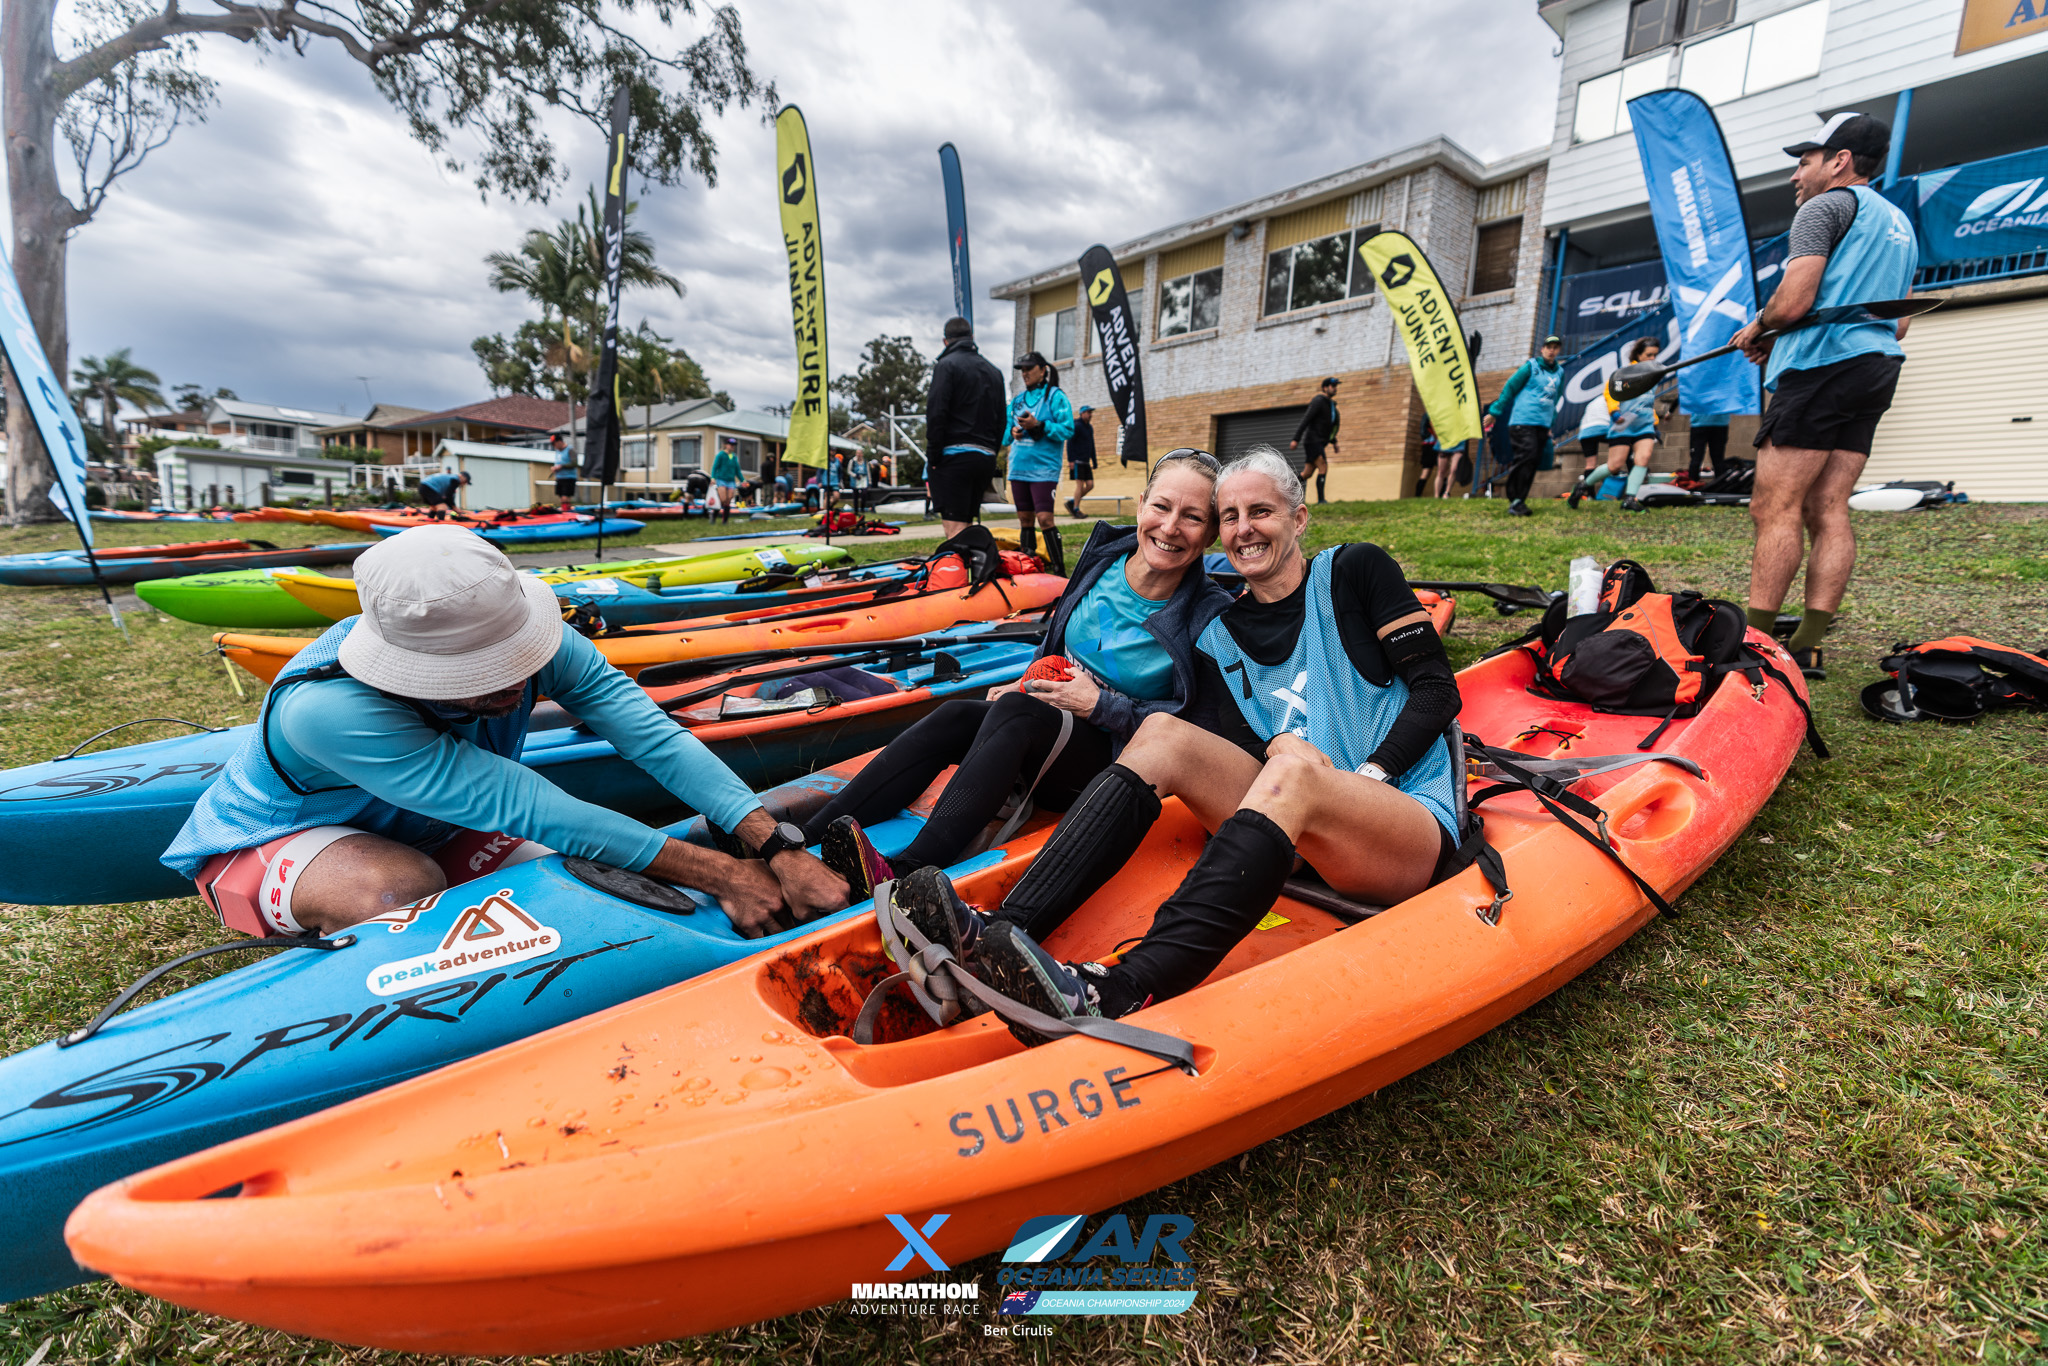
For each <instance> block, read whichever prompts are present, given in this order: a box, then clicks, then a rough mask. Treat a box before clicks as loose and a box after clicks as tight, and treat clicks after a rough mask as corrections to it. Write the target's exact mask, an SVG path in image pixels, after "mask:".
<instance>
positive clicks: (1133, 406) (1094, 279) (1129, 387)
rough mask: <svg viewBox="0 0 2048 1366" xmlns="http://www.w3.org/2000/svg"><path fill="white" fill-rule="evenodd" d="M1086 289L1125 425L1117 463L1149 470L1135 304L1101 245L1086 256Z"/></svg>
mask: <svg viewBox="0 0 2048 1366" xmlns="http://www.w3.org/2000/svg"><path fill="white" fill-rule="evenodd" d="M1081 284H1082V285H1083V286H1084V287H1085V288H1086V289H1087V291H1088V312H1089V316H1091V317H1092V318H1094V320H1095V336H1096V340H1098V341H1099V342H1101V343H1102V378H1103V380H1104V382H1105V383H1107V384H1108V385H1109V401H1110V403H1111V404H1112V405H1113V406H1114V407H1115V408H1116V416H1117V421H1118V422H1119V423H1120V424H1122V425H1121V427H1120V429H1119V430H1120V433H1121V437H1122V439H1121V440H1120V441H1119V442H1118V443H1117V463H1118V464H1119V465H1128V464H1129V463H1130V462H1131V461H1133V460H1135V461H1137V462H1138V463H1139V464H1140V465H1145V464H1149V463H1150V461H1149V459H1148V457H1147V455H1146V448H1145V377H1144V375H1143V373H1142V372H1141V371H1140V370H1139V368H1138V327H1137V323H1136V322H1135V321H1133V319H1132V317H1131V300H1130V297H1129V296H1128V295H1126V294H1125V293H1124V277H1123V273H1122V272H1121V271H1119V270H1118V269H1117V268H1116V258H1115V257H1113V256H1111V255H1110V254H1109V248H1108V247H1105V246H1102V245H1101V244H1100V243H1098V244H1096V245H1095V246H1092V247H1090V248H1088V250H1087V251H1085V252H1083V253H1082V255H1081Z"/></svg>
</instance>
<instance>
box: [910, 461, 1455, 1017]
mask: <svg viewBox="0 0 2048 1366" xmlns="http://www.w3.org/2000/svg"><path fill="white" fill-rule="evenodd" d="M1303 502H1304V499H1303V490H1302V486H1301V480H1300V479H1298V478H1297V477H1296V476H1295V473H1294V471H1293V469H1292V468H1291V467H1290V466H1289V464H1288V462H1287V460H1286V459H1285V458H1284V457H1283V456H1281V454H1280V453H1279V452H1278V451H1275V450H1272V449H1271V448H1269V447H1260V448H1257V449H1254V450H1252V451H1251V452H1250V453H1248V454H1246V455H1244V456H1242V457H1240V458H1239V459H1237V460H1236V461H1234V462H1232V463H1231V464H1229V465H1226V466H1225V467H1224V468H1223V471H1222V473H1221V475H1220V476H1219V477H1218V479H1217V483H1216V510H1217V514H1218V520H1219V525H1220V528H1221V532H1222V541H1223V549H1224V551H1225V552H1226V553H1227V554H1228V555H1229V557H1230V565H1231V568H1233V569H1234V570H1236V571H1237V572H1238V573H1239V574H1241V575H1243V576H1244V579H1245V583H1246V585H1247V591H1246V593H1245V594H1244V595H1243V596H1242V597H1240V598H1238V600H1237V601H1236V602H1235V603H1234V604H1232V606H1231V607H1230V608H1229V610H1227V611H1226V612H1224V613H1223V614H1222V615H1221V616H1219V617H1218V618H1217V619H1216V620H1215V621H1213V622H1211V623H1210V624H1209V626H1208V627H1207V629H1205V630H1204V631H1203V632H1202V635H1201V637H1200V639H1199V640H1198V641H1197V642H1196V648H1197V649H1198V650H1199V652H1200V660H1199V662H1200V664H1201V666H1202V667H1201V674H1202V676H1201V679H1200V692H1199V694H1198V699H1197V704H1196V706H1194V707H1191V708H1190V709H1189V711H1188V713H1187V715H1186V717H1174V716H1166V715H1160V716H1154V717H1149V718H1147V719H1146V721H1145V723H1144V724H1143V725H1141V726H1140V727H1138V733H1137V735H1136V736H1135V737H1134V738H1133V739H1132V741H1131V743H1130V744H1129V745H1128V746H1127V747H1126V748H1125V749H1124V752H1123V753H1122V755H1121V756H1119V759H1118V762H1116V763H1114V764H1112V765H1110V766H1109V767H1108V768H1107V769H1105V770H1104V771H1103V773H1102V774H1101V775H1100V776H1099V777H1098V778H1097V779H1096V780H1095V781H1094V782H1093V783H1091V784H1090V785H1089V787H1088V790H1087V791H1086V792H1084V793H1083V794H1082V795H1081V797H1080V798H1079V800H1077V801H1076V802H1075V804H1074V806H1073V807H1072V809H1070V810H1069V811H1068V813H1067V815H1066V818H1065V819H1064V820H1062V821H1061V822H1060V826H1059V829H1058V830H1056V831H1055V832H1054V834H1053V836H1052V838H1051V840H1050V841H1048V842H1047V844H1046V846H1045V849H1044V851H1043V852H1042V853H1041V854H1040V855H1039V856H1038V858H1037V860H1036V861H1035V862H1034V863H1033V864H1032V866H1031V869H1030V871H1028V872H1027V873H1026V874H1025V875H1024V878H1023V879H1022V880H1021V881H1020V882H1019V883H1018V884H1017V886H1016V887H1015V888H1014V889H1013V890H1012V891H1011V892H1010V894H1009V895H1008V896H1007V897H1005V898H1004V900H1003V905H1002V907H1001V908H1000V909H999V910H998V911H996V912H995V913H994V914H993V915H992V916H989V917H983V916H982V915H980V914H979V913H978V912H975V911H973V910H970V909H969V908H968V907H967V906H965V905H964V904H962V903H961V902H960V901H959V899H958V898H957V897H956V896H954V894H953V892H952V887H951V884H950V883H948V882H947V881H946V880H945V878H944V877H943V875H938V874H937V870H936V869H934V870H928V871H927V872H925V873H922V874H919V875H917V876H914V877H912V878H908V879H905V880H904V881H903V882H902V883H899V884H898V887H897V891H896V901H897V905H898V906H899V907H902V908H903V909H905V910H906V911H908V912H910V914H911V917H912V921H913V923H914V924H916V925H917V927H918V929H919V930H921V931H923V932H924V933H925V935H926V936H927V937H929V938H931V939H933V940H934V941H935V942H939V943H946V944H948V946H949V947H951V948H952V950H953V952H954V954H955V956H956V957H959V958H960V959H962V960H963V961H964V962H966V963H967V964H968V966H969V968H970V970H971V971H973V972H975V973H976V974H977V975H978V976H980V977H982V979H983V980H984V981H986V982H988V983H989V985H991V986H993V987H995V988H996V990H998V991H1001V992H1003V993H1004V994H1005V995H1007V996H1010V997H1012V998H1013V999H1015V1000H1018V1001H1021V1002H1023V1003H1024V1004H1026V1005H1028V1006H1031V1007H1033V1008H1034V1009H1037V1010H1040V1011H1043V1012H1045V1013H1046V1014H1048V1015H1051V1016H1054V1017H1055V1018H1060V1019H1071V1018H1073V1017H1075V1016H1081V1015H1096V1016H1105V1017H1108V1018H1111V1019H1114V1018H1117V1017H1119V1016H1123V1015H1127V1014H1129V1013H1131V1012H1132V1011H1135V1010H1138V1009H1141V1008H1142V1007H1144V1006H1146V1005H1148V1004H1151V1003H1153V1002H1155V1001H1162V1000H1166V999H1167V998H1169V997H1173V996H1177V995H1179V994H1181V993H1182V992H1184V991H1187V990H1189V989H1190V988H1192V987H1194V986H1195V985H1196V984H1197V983H1199V982H1200V981H1201V980H1202V979H1203V978H1204V977H1207V976H1208V975H1209V973H1210V972H1212V971H1214V970H1215V968H1216V966H1217V964H1219V963H1221V962H1222V961H1223V959H1224V957H1225V956H1226V955H1227V954H1228V953H1229V952H1230V950H1231V949H1232V948H1233V947H1234V946H1235V945H1236V944H1237V943H1238V941H1239V940H1241V939H1243V938H1244V936H1245V935H1246V934H1248V933H1250V932H1251V930H1252V927H1253V926H1255V925H1257V924H1258V923H1259V920H1260V918H1261V917H1263V916H1264V915H1265V914H1266V912H1267V911H1269V910H1271V909H1272V907H1273V903H1274V902H1275V901H1277V900H1278V899H1279V897H1280V891H1281V887H1282V885H1283V884H1284V883H1285V882H1286V880H1287V878H1288V876H1289V874H1290V873H1292V872H1293V870H1294V865H1295V861H1296V856H1297V855H1299V856H1301V857H1302V858H1305V859H1307V860H1308V861H1309V862H1310V863H1311V864H1313V865H1314V867H1315V870H1316V872H1317V873H1318V874H1319V875H1321V877H1322V878H1323V880H1324V881H1326V882H1327V883H1329V885H1330V886H1331V887H1332V888H1334V889H1335V890H1336V891H1338V892H1339V893H1341V894H1342V895H1345V896H1348V897H1354V898H1356V899H1358V900H1360V901H1364V902H1369V903H1372V904H1376V905H1392V904H1394V903H1395V902H1398V901H1403V900H1406V899H1407V898H1408V897H1411V896H1414V895H1415V894H1416V893H1418V892H1420V891H1422V890H1423V889H1424V888H1426V887H1429V886H1431V885H1432V884H1434V883H1436V882H1438V881H1440V880H1441V879H1443V878H1445V877H1448V876H1449V875H1450V874H1451V873H1453V872H1455V871H1457V869H1458V867H1460V866H1461V864H1460V862H1459V854H1458V832H1457V830H1456V829H1455V823H1456V817H1455V815H1454V814H1453V813H1454V811H1455V809H1456V797H1455V790H1454V788H1453V784H1454V783H1456V782H1459V781H1461V777H1460V775H1459V774H1457V773H1456V772H1454V771H1453V769H1452V766H1451V752H1450V746H1449V745H1448V744H1447V743H1446V741H1445V735H1444V733H1445V731H1446V730H1447V729H1448V727H1449V726H1450V723H1451V721H1452V720H1453V719H1455V718H1456V716H1457V714H1458V709H1459V698H1458V684H1457V680H1456V679H1455V678H1454V677H1452V675H1451V669H1450V664H1449V661H1448V660H1446V659H1445V657H1444V648H1443V642H1442V641H1441V640H1439V639H1438V637H1437V633H1436V628H1435V627H1434V626H1432V625H1431V624H1430V620H1429V616H1428V614H1427V613H1426V612H1425V611H1424V610H1423V608H1422V605H1421V603H1419V602H1417V601H1416V598H1415V594H1414V593H1413V592H1412V591H1411V590H1410V589H1409V587H1408V583H1407V579H1406V577H1405V576H1404V575H1403V573H1402V572H1401V568H1400V566H1399V565H1397V564H1395V563H1394V561H1393V559H1392V558H1391V557H1389V556H1388V555H1387V553H1386V552H1385V551H1383V550H1381V549H1380V548H1379V547H1378V546H1374V545H1365V544H1359V545H1343V546H1337V547H1335V548H1333V549H1330V550H1326V551H1323V552H1322V553H1321V554H1318V555H1316V556H1315V557H1314V558H1313V559H1310V558H1309V557H1308V556H1306V555H1305V554H1304V552H1303V550H1302V546H1301V539H1302V534H1303V533H1304V532H1305V531H1306V530H1307V529H1308V521H1309V513H1308V509H1307V508H1306V507H1304V506H1303ZM1169 796H1172V797H1179V798H1180V799H1181V800H1182V801H1183V802H1184V803H1186V804H1187V806H1188V808H1189V809H1190V810H1191V811H1193V812H1194V813H1195V815H1196V816H1197V817H1198V818H1199V819H1200V820H1201V821H1202V823H1203V824H1204V825H1206V826H1207V827H1209V829H1211V830H1213V831H1214V832H1215V834H1214V835H1213V836H1211V838H1210V840H1209V843H1208V845H1207V847H1205V848H1204V849H1203V851H1202V855H1201V857H1200V858H1199V859H1197V860H1196V862H1195V865H1194V867H1193V868H1191V869H1190V870H1189V871H1188V874H1187V876H1186V878H1185V879H1184V880H1183V881H1182V882H1181V885H1180V888H1179V890H1178V891H1176V892H1175V893H1174V894H1173V895H1172V896H1171V897H1170V898H1168V899H1167V901H1166V902H1165V904H1164V905H1162V906H1161V907H1160V908H1159V911H1158V914H1157V915H1156V916H1155V917H1154V918H1153V921H1152V929H1151V931H1150V933H1148V934H1147V935H1146V936H1145V937H1144V938H1143V939H1142V940H1140V941H1139V942H1138V943H1137V944H1136V945H1135V946H1134V947H1132V948H1130V949H1128V950H1126V951H1125V952H1124V953H1123V955H1122V957H1121V959H1120V960H1119V961H1118V962H1117V963H1115V964H1114V965H1104V964H1100V963H1080V964H1066V963H1061V962H1058V961H1056V960H1055V959H1054V958H1053V957H1052V956H1051V955H1050V954H1048V953H1046V952H1045V950H1043V949H1041V948H1040V947H1039V941H1041V940H1043V939H1044V938H1045V937H1046V936H1047V935H1049V934H1051V933H1052V932H1053V931H1054V930H1056V929H1058V928H1059V926H1060V925H1061V924H1062V923H1063V922H1064V921H1065V920H1066V919H1067V917H1068V916H1069V915H1071V914H1073V912H1074V911H1075V910H1076V909H1077V908H1079V907H1080V906H1081V904H1082V903H1083V902H1085V901H1086V900H1087V899H1088V898H1089V897H1090V896H1092V895H1093V894H1094V893H1095V892H1096V891H1098V890H1099V889H1100V888H1101V887H1102V886H1103V884H1104V883H1106V882H1108V880H1109V879H1110V877H1111V876H1112V875H1114V874H1115V872H1116V871H1117V870H1118V869H1119V868H1121V867H1122V866H1123V865H1124V863H1125V861H1126V860H1128V859H1129V858H1130V857H1131V856H1132V854H1133V853H1135V852H1136V850H1137V848H1138V845H1139V843H1140V842H1141V841H1142V840H1143V839H1144V837H1145V834H1146V832H1147V831H1149V830H1150V829H1151V828H1152V825H1153V822H1155V821H1156V820H1157V819H1158V818H1159V813H1160V801H1161V799H1162V798H1165V797H1169ZM1010 1029H1011V1032H1012V1033H1014V1034H1016V1035H1017V1037H1018V1038H1019V1039H1022V1040H1023V1041H1024V1042H1025V1043H1027V1044H1037V1043H1042V1042H1044V1041H1045V1040H1044V1038H1043V1037H1042V1036H1040V1035H1039V1034H1037V1033H1035V1032H1034V1031H1032V1030H1030V1029H1028V1028H1026V1027H1024V1026H1021V1025H1016V1024H1012V1025H1011V1026H1010Z"/></svg>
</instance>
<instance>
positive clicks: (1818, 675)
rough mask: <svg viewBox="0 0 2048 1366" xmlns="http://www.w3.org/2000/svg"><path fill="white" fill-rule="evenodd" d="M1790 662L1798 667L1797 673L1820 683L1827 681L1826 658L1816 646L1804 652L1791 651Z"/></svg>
mask: <svg viewBox="0 0 2048 1366" xmlns="http://www.w3.org/2000/svg"><path fill="white" fill-rule="evenodd" d="M1790 653H1791V655H1792V662H1793V663H1794V664H1797V665H1798V666H1799V672H1800V673H1802V674H1805V675H1806V676H1807V677H1808V678H1811V679H1815V680H1817V681H1820V682H1825V681H1826V680H1827V676H1828V671H1827V662H1828V661H1827V656H1826V654H1824V653H1823V652H1822V650H1821V647H1820V646H1818V645H1815V646H1813V647H1812V648H1811V649H1806V650H1793V651H1791V652H1790Z"/></svg>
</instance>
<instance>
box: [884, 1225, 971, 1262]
mask: <svg viewBox="0 0 2048 1366" xmlns="http://www.w3.org/2000/svg"><path fill="white" fill-rule="evenodd" d="M952 1217H953V1216H952V1215H950V1214H934V1215H933V1216H932V1217H931V1218H929V1219H927V1220H925V1221H924V1227H923V1228H922V1229H915V1228H912V1227H911V1226H910V1221H909V1220H908V1219H905V1218H904V1217H903V1216H902V1215H900V1214H892V1215H890V1216H889V1222H890V1223H892V1224H894V1225H895V1226H896V1231H897V1232H898V1233H900V1234H902V1235H903V1239H904V1242H903V1250H902V1251H901V1252H899V1253H897V1254H896V1260H895V1261H893V1262H891V1263H889V1265H888V1266H886V1267H884V1268H882V1269H883V1270H885V1271H901V1270H902V1269H903V1268H904V1267H906V1266H909V1265H910V1259H911V1257H912V1256H913V1255H915V1256H918V1257H922V1258H924V1264H925V1265H926V1266H928V1267H930V1268H931V1269H932V1270H934V1271H951V1270H952V1269H953V1268H951V1267H949V1266H947V1265H946V1263H945V1262H944V1261H943V1260H942V1259H941V1258H940V1256H939V1254H938V1253H937V1252H936V1251H935V1250H933V1248H932V1245H931V1244H930V1243H928V1242H926V1241H925V1240H926V1239H927V1238H929V1237H931V1236H932V1235H933V1234H934V1233H937V1232H938V1231H939V1225H941V1224H943V1223H945V1222H946V1221H947V1220H948V1219H950V1218H952Z"/></svg>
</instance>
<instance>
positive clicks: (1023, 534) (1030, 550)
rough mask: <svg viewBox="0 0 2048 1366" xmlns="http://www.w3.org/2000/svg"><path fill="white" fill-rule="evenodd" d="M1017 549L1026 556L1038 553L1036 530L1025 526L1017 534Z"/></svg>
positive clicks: (1033, 527)
mask: <svg viewBox="0 0 2048 1366" xmlns="http://www.w3.org/2000/svg"><path fill="white" fill-rule="evenodd" d="M1017 548H1018V549H1019V550H1021V551H1023V552H1024V553H1025V554H1026V555H1036V554H1037V553H1038V528H1037V527H1035V526H1027V527H1025V528H1023V529H1022V530H1020V531H1019V532H1018V533H1017Z"/></svg>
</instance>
